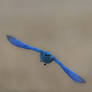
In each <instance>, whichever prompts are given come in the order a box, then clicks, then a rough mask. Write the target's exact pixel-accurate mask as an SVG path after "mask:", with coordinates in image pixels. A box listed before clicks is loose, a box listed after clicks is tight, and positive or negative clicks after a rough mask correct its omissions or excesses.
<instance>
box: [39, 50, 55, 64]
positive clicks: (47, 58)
mask: <svg viewBox="0 0 92 92" xmlns="http://www.w3.org/2000/svg"><path fill="white" fill-rule="evenodd" d="M53 60H54V56H53V55H52V54H51V53H50V52H47V51H42V52H41V53H40V61H41V62H44V64H49V63H51V62H52V61H53Z"/></svg>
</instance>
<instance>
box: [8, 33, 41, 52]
mask: <svg viewBox="0 0 92 92" xmlns="http://www.w3.org/2000/svg"><path fill="white" fill-rule="evenodd" d="M7 39H8V41H9V42H10V43H11V44H13V45H14V46H17V47H20V48H24V49H29V50H33V51H36V52H38V53H40V52H41V51H43V50H40V49H38V48H35V47H33V46H30V45H27V44H25V43H24V42H22V41H20V40H18V39H16V38H15V37H12V36H9V35H7Z"/></svg>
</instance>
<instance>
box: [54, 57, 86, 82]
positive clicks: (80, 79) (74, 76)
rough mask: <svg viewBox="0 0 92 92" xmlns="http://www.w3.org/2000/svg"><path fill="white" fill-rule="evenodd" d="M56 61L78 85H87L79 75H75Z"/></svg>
mask: <svg viewBox="0 0 92 92" xmlns="http://www.w3.org/2000/svg"><path fill="white" fill-rule="evenodd" d="M54 60H55V62H56V63H57V64H58V65H59V66H60V67H61V68H62V69H63V70H64V72H65V73H66V74H67V75H68V76H69V77H70V78H71V79H72V80H74V81H75V82H78V83H85V80H84V79H83V78H82V77H80V76H79V75H78V74H76V73H74V72H73V71H71V70H70V69H69V68H68V67H66V66H65V65H63V64H62V63H61V62H60V61H59V60H58V59H57V58H55V59H54Z"/></svg>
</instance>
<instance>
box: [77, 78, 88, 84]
mask: <svg viewBox="0 0 92 92" xmlns="http://www.w3.org/2000/svg"><path fill="white" fill-rule="evenodd" d="M76 82H77V83H81V84H85V83H86V81H85V80H84V79H83V78H82V79H81V80H80V81H76Z"/></svg>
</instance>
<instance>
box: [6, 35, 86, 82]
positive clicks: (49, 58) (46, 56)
mask: <svg viewBox="0 0 92 92" xmlns="http://www.w3.org/2000/svg"><path fill="white" fill-rule="evenodd" d="M6 38H7V39H8V41H9V42H10V43H11V44H12V45H14V46H16V47H19V48H24V49H28V50H33V51H35V52H37V53H39V54H40V62H43V63H44V66H46V65H47V64H50V63H51V62H53V61H54V62H56V63H57V64H58V65H59V66H60V67H61V68H62V69H63V71H64V72H65V73H66V74H67V75H68V76H69V77H70V78H71V79H72V80H73V81H74V82H76V83H86V81H85V80H84V79H83V78H82V77H81V76H80V75H78V74H77V73H75V72H73V71H72V70H70V69H69V68H68V67H66V66H65V65H64V64H63V63H62V62H61V61H60V60H58V59H57V58H56V57H55V56H54V55H53V54H51V52H49V51H45V50H42V49H39V48H36V47H34V46H30V45H27V44H26V43H24V42H22V41H20V40H19V39H17V38H16V37H13V36H10V35H6Z"/></svg>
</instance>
